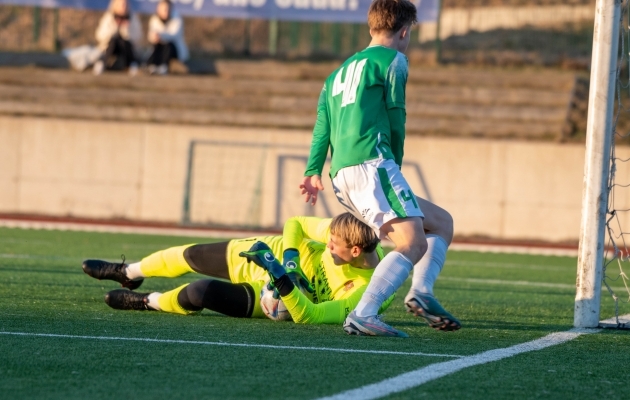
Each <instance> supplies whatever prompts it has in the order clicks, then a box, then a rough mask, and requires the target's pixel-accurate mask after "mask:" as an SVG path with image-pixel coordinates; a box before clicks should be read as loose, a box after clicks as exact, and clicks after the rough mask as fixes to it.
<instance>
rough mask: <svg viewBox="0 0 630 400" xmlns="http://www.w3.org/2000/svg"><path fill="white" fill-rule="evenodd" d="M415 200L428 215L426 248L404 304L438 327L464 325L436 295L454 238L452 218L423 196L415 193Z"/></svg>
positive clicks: (415, 267) (451, 327) (414, 269)
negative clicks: (449, 247) (438, 281)
mask: <svg viewBox="0 0 630 400" xmlns="http://www.w3.org/2000/svg"><path fill="white" fill-rule="evenodd" d="M416 200H417V201H418V204H419V206H420V208H421V209H422V212H423V213H424V215H425V218H424V228H425V232H426V238H427V252H426V254H425V255H424V257H422V259H421V260H420V261H419V262H417V263H416V264H415V265H414V268H413V280H412V284H411V289H410V291H409V293H408V294H407V295H406V296H405V307H406V308H407V311H409V312H410V313H413V314H414V315H416V316H419V317H422V318H424V319H425V320H426V321H427V323H428V324H429V325H430V326H431V327H433V328H435V329H438V330H447V331H451V330H457V329H459V328H461V323H460V322H459V321H458V320H457V318H455V317H454V316H453V315H452V314H450V313H449V312H448V311H446V310H445V309H444V307H442V305H441V304H440V302H439V301H438V300H437V299H436V298H435V296H434V295H433V285H434V284H435V281H436V280H437V277H438V275H439V274H440V272H441V271H442V267H443V266H444V263H445V262H446V252H447V250H448V246H449V245H450V243H451V240H452V238H453V218H452V217H451V215H450V214H449V213H448V212H447V211H446V210H444V209H442V208H440V207H438V206H436V205H435V204H433V203H431V202H429V201H427V200H424V199H422V198H420V197H416Z"/></svg>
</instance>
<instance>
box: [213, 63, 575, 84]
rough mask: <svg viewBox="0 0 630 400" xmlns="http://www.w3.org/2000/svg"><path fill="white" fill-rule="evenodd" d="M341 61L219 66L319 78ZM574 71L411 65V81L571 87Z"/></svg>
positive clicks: (222, 72) (262, 76)
mask: <svg viewBox="0 0 630 400" xmlns="http://www.w3.org/2000/svg"><path fill="white" fill-rule="evenodd" d="M338 66H339V63H337V62H335V63H306V62H302V63H300V62H296V63H287V62H278V61H268V60H264V61H241V60H221V61H217V62H216V70H217V72H218V74H219V76H221V77H222V78H225V79H233V80H236V79H257V80H273V81H288V80H291V81H295V80H313V79H314V80H318V81H322V80H323V79H325V78H326V77H327V76H328V75H330V74H331V73H332V72H333V71H334V70H335V69H336V68H337V67H338ZM573 80H574V79H573V74H572V73H570V72H565V71H553V70H540V69H531V70H521V69H519V70H506V69H498V68H484V69H480V68H474V67H462V66H456V67H414V66H411V67H410V68H409V78H408V82H409V83H421V84H425V85H432V86H472V87H480V86H481V87H521V88H539V89H560V90H570V89H571V87H572V86H573Z"/></svg>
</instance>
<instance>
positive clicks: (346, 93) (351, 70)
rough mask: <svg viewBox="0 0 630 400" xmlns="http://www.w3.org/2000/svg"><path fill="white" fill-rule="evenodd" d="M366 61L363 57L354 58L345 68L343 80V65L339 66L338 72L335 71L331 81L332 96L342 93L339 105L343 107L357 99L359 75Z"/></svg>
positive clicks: (359, 82)
mask: <svg viewBox="0 0 630 400" xmlns="http://www.w3.org/2000/svg"><path fill="white" fill-rule="evenodd" d="M366 62H367V59H364V60H361V61H359V62H357V61H356V60H355V61H352V62H351V63H350V64H348V67H347V69H346V79H345V80H344V81H343V82H342V81H341V75H343V67H341V68H340V69H339V72H337V75H336V76H335V82H334V83H333V97H335V96H337V95H339V94H341V93H343V97H342V99H341V107H345V106H347V105H348V104H354V102H355V101H356V100H357V89H358V88H359V85H360V84H361V75H362V73H363V67H365V63H366Z"/></svg>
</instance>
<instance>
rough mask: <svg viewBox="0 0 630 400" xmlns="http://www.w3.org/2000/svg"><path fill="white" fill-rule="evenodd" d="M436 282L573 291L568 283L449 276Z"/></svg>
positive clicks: (572, 287)
mask: <svg viewBox="0 0 630 400" xmlns="http://www.w3.org/2000/svg"><path fill="white" fill-rule="evenodd" d="M438 281H451V282H465V283H482V284H488V285H515V286H531V287H540V288H553V289H572V290H574V289H575V285H571V284H568V283H546V282H530V281H510V280H503V279H478V278H455V277H450V276H441V277H439V278H438Z"/></svg>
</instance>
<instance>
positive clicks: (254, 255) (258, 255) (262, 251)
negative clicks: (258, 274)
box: [239, 242, 285, 280]
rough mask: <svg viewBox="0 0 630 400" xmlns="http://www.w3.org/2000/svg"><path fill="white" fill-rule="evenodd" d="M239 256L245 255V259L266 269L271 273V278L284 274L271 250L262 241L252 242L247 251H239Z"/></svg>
mask: <svg viewBox="0 0 630 400" xmlns="http://www.w3.org/2000/svg"><path fill="white" fill-rule="evenodd" d="M239 256H241V257H245V258H246V259H247V261H249V262H253V263H255V264H256V265H258V266H259V267H260V268H262V269H264V270H265V271H267V272H268V273H269V275H271V278H272V280H274V279H278V278H280V277H281V276H282V275H284V274H285V272H284V267H283V266H282V264H280V262H278V260H276V257H274V256H273V252H272V251H271V249H270V248H269V246H267V244H266V243H264V242H256V243H254V245H253V246H252V247H250V249H249V251H241V252H240V253H239Z"/></svg>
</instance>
